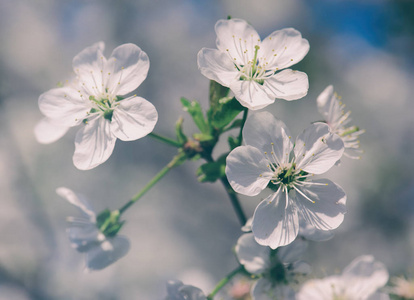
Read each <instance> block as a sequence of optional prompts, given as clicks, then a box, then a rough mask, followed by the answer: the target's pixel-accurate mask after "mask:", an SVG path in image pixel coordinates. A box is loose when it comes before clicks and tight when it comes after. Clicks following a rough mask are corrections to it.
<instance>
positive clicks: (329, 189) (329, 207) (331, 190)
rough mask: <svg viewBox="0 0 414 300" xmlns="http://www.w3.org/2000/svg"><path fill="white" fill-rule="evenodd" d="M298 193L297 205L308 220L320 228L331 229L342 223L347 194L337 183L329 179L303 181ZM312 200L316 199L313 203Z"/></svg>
mask: <svg viewBox="0 0 414 300" xmlns="http://www.w3.org/2000/svg"><path fill="white" fill-rule="evenodd" d="M303 184H304V186H302V187H298V189H299V190H300V191H301V192H302V193H303V194H305V195H306V197H304V196H303V195H302V194H301V193H299V192H297V193H296V200H297V201H296V202H295V203H296V205H297V206H298V208H299V211H300V213H301V215H302V217H303V218H304V219H305V221H306V222H308V223H310V224H311V225H312V226H314V227H316V228H317V229H320V230H331V229H335V228H337V227H338V226H339V225H341V223H342V221H343V220H344V214H345V213H346V208H345V203H346V194H345V192H344V190H343V189H342V188H341V187H340V186H339V185H337V184H336V183H334V182H332V181H330V180H328V179H318V180H314V181H312V182H310V183H307V182H306V181H304V182H303ZM308 198H309V199H310V200H311V201H314V203H312V202H311V201H310V200H309V199H308Z"/></svg>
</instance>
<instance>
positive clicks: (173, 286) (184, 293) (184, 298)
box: [165, 280, 207, 300]
mask: <svg viewBox="0 0 414 300" xmlns="http://www.w3.org/2000/svg"><path fill="white" fill-rule="evenodd" d="M165 300H207V298H206V296H204V294H203V291H202V290H200V289H199V288H197V287H195V286H192V285H185V284H183V283H182V282H181V281H179V280H170V281H168V282H167V298H165Z"/></svg>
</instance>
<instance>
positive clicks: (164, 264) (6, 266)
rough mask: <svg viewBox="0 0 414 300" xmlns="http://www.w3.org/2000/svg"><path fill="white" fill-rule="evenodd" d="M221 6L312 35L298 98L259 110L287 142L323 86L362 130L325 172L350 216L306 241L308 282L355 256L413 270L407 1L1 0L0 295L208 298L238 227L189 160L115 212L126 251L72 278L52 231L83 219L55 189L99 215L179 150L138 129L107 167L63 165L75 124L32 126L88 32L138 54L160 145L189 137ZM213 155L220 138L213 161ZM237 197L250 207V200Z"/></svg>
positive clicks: (62, 240)
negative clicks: (192, 288)
mask: <svg viewBox="0 0 414 300" xmlns="http://www.w3.org/2000/svg"><path fill="white" fill-rule="evenodd" d="M228 15H231V16H232V17H233V18H243V19H245V20H247V21H248V22H250V23H251V24H252V25H253V26H254V27H255V29H256V30H257V31H258V33H259V34H260V36H261V37H262V38H264V37H266V36H267V35H268V34H270V33H271V32H273V31H275V30H277V29H281V28H285V27H294V28H296V29H298V30H299V31H300V32H301V33H302V35H303V37H304V38H306V39H308V40H309V42H310V46H311V48H310V52H309V54H308V55H307V56H306V57H305V58H304V60H303V61H302V62H300V63H299V64H298V65H296V66H294V68H295V69H297V70H300V71H304V72H306V73H307V74H308V76H309V81H310V89H309V93H308V95H307V96H306V97H305V98H303V99H301V100H298V101H293V102H287V101H283V100H280V101H276V102H275V104H274V105H271V106H268V107H267V108H266V110H268V111H270V112H272V113H274V114H275V115H276V116H277V117H279V118H280V119H282V120H283V121H284V122H285V123H286V124H287V126H288V127H289V128H290V129H291V131H292V134H293V135H294V136H295V135H297V134H299V133H300V132H301V131H302V130H303V129H304V128H306V127H307V126H308V125H309V123H310V122H313V121H316V120H320V119H321V116H319V114H318V112H317V108H316V102H315V101H316V97H317V96H318V95H319V93H321V92H322V91H323V90H324V89H325V87H326V86H328V85H330V84H333V85H334V87H335V90H336V91H337V92H338V94H339V95H341V96H342V100H343V102H344V103H345V104H346V105H347V108H348V109H350V110H352V119H353V124H355V125H359V126H360V128H364V129H365V130H366V133H365V134H364V135H362V137H361V147H362V149H364V151H365V153H364V155H363V157H362V159H361V160H351V159H347V158H344V159H343V161H342V164H341V165H340V166H339V167H335V168H333V169H332V170H330V171H329V173H328V174H326V176H324V177H327V178H330V179H331V180H333V181H335V182H336V183H338V184H339V185H341V186H342V187H343V188H344V190H345V191H346V192H347V195H348V203H347V207H348V213H347V215H346V217H345V221H344V223H343V225H342V226H341V227H340V228H339V229H338V230H336V233H335V237H334V238H333V239H332V240H330V241H327V242H320V243H316V242H314V243H311V244H310V246H309V248H308V251H307V253H306V255H305V257H304V259H305V260H306V261H308V262H309V263H310V264H311V265H312V267H313V271H314V275H313V276H324V275H327V274H333V273H335V272H338V270H341V269H343V268H344V267H345V266H346V265H347V264H348V263H349V262H350V261H351V260H353V259H354V258H355V257H357V256H359V255H362V254H372V255H374V256H375V257H376V258H377V259H378V260H380V261H382V262H384V263H385V264H386V266H387V268H388V270H389V272H390V274H391V275H393V276H394V275H408V276H412V275H414V177H413V176H412V174H413V168H414V159H413V153H414V101H413V86H414V81H413V79H414V75H413V72H412V70H413V67H414V56H413V55H412V54H413V53H414V37H413V35H414V2H413V1H409V0H407V1H403V0H400V1H387V0H382V1H381V0H371V1H367V0H366V1H351V0H349V1H341V0H312V1H305V0H256V1H250V0H237V1H236V0H224V1H219V0H215V1H214V0H212V1H196V0H193V1H191V0H186V1H184V0H183V1H178V0H140V1H132V0H118V1H109V0H99V1H97V0H96V1H95V0H83V1H81V0H77V1H72V0H66V1H52V0H0V76H1V77H0V78H1V79H0V178H1V179H0V195H1V197H0V299H1V300H3V299H17V300H20V299H22V300H26V299H143V300H145V299H163V298H164V297H165V295H166V290H165V283H166V281H167V280H169V279H181V280H183V281H184V282H185V283H188V284H194V285H197V286H199V287H200V288H202V289H203V290H204V291H205V293H209V292H211V290H212V288H213V287H214V286H215V284H216V283H217V282H218V280H220V279H221V278H222V277H223V276H225V275H226V274H227V273H228V272H229V271H231V270H232V269H234V268H235V267H236V266H237V262H236V259H235V258H234V254H233V252H232V247H233V246H234V245H235V243H236V241H237V239H238V238H239V236H240V234H241V231H240V226H239V224H238V220H237V218H236V215H235V213H234V212H233V210H232V207H231V205H230V202H229V200H228V199H227V195H226V193H225V192H224V189H223V187H222V186H221V185H220V184H219V183H216V184H210V183H207V184H201V183H199V182H198V181H197V179H196V177H195V171H196V169H197V167H198V166H199V165H200V164H201V161H200V162H187V163H185V164H184V165H182V166H180V167H179V168H177V169H174V170H172V171H171V172H170V174H168V175H167V176H166V177H165V178H164V179H163V180H162V181H161V182H160V183H159V184H158V185H157V186H156V187H155V188H153V189H152V190H151V191H150V192H149V193H148V194H146V195H145V196H144V197H143V198H142V199H141V200H140V201H139V202H138V203H137V204H135V205H134V206H133V207H132V208H131V209H130V210H129V211H128V212H127V213H126V214H125V215H124V219H126V220H127V223H126V225H125V226H124V228H123V229H122V231H121V233H122V234H123V235H126V236H128V237H129V239H130V241H131V249H130V252H129V254H128V255H127V256H125V257H124V258H122V259H121V260H119V261H118V262H116V263H115V264H113V265H111V266H110V267H108V268H106V269H104V270H102V271H98V272H92V273H85V272H84V271H83V270H84V257H83V255H81V254H79V253H77V252H76V251H75V250H74V249H72V248H71V247H70V244H69V241H68V239H67V237H66V234H65V226H66V223H65V218H66V216H79V215H80V212H79V211H78V210H77V209H76V208H75V207H73V206H72V205H70V204H69V203H67V202H66V201H65V200H63V199H62V198H60V197H59V196H58V195H57V194H56V193H55V189H56V188H57V187H60V186H65V187H68V188H71V189H73V190H74V191H76V192H79V193H82V194H84V195H86V196H87V197H88V198H89V199H90V201H91V204H92V205H93V207H94V208H95V209H96V210H97V211H101V210H103V209H105V208H110V209H116V208H119V207H120V206H121V205H123V204H124V203H125V202H126V201H127V200H128V199H129V198H130V197H131V196H132V195H134V194H135V193H137V192H138V191H139V190H140V189H141V188H142V187H143V186H144V185H145V184H146V183H147V182H148V181H149V180H150V179H151V178H152V176H154V175H155V174H156V173H157V172H158V171H159V170H160V169H161V168H162V167H163V166H164V165H165V164H166V163H168V162H169V161H170V159H171V158H172V156H173V155H174V154H175V152H176V150H175V149H174V148H173V147H170V146H168V145H164V144H162V143H159V142H158V141H155V140H152V139H150V138H144V139H140V140H137V141H134V142H121V141H119V140H118V142H117V145H116V147H115V150H114V153H113V154H112V156H111V157H110V159H109V160H108V161H107V162H106V163H104V164H102V165H100V166H99V167H97V168H95V169H93V170H90V171H80V170H77V169H76V168H75V167H74V166H73V163H72V155H73V152H74V135H75V133H76V129H72V130H71V131H70V132H69V133H68V134H67V135H66V136H64V137H63V138H62V139H61V140H59V141H57V142H55V143H53V144H50V145H42V144H39V143H37V142H36V140H35V138H34V135H33V128H34V126H35V125H36V123H37V122H38V121H39V120H40V119H41V118H42V115H41V113H40V111H39V109H38V105H37V99H38V97H39V95H40V94H41V93H43V92H45V91H47V90H49V89H51V88H54V87H56V85H57V83H58V82H59V81H64V80H66V79H69V78H71V76H72V75H73V72H72V68H71V62H72V58H73V57H74V56H75V55H76V54H77V53H79V52H80V51H81V50H82V49H84V48H85V47H87V46H89V45H92V44H93V43H95V42H97V41H101V40H102V41H104V42H105V43H106V51H105V54H106V56H107V57H108V56H109V55H110V53H111V52H112V50H113V49H114V48H115V47H116V46H118V45H120V44H123V43H130V42H131V43H135V44H137V45H138V46H139V47H141V48H142V49H143V50H144V51H145V52H146V53H147V54H148V55H149V58H150V62H151V66H150V70H149V74H148V77H147V79H146V80H145V81H144V82H143V84H142V85H141V86H140V87H139V88H138V90H137V94H138V95H139V96H142V97H144V98H146V99H148V100H149V101H151V102H152V103H153V104H154V105H155V106H156V108H157V110H158V113H159V121H158V124H157V125H156V127H155V130H154V132H156V133H159V134H162V135H165V136H169V137H171V138H173V137H174V131H173V130H172V126H173V124H174V123H175V121H176V120H177V119H178V117H179V116H184V117H185V120H186V121H185V123H184V125H185V126H184V127H185V130H186V132H187V133H188V134H191V133H193V132H196V129H195V127H194V126H193V125H192V124H191V122H190V121H191V120H190V119H189V117H188V116H186V114H185V113H184V112H183V111H182V108H181V105H180V102H179V99H180V97H182V96H184V97H186V98H188V99H191V100H198V101H200V103H201V104H202V106H203V107H204V108H205V109H207V107H208V85H209V81H208V80H207V79H206V78H205V77H203V76H202V75H201V73H200V72H199V71H198V68H197V61H196V57H197V53H198V51H199V50H200V49H201V48H202V47H209V48H215V38H216V36H215V32H214V24H215V22H216V21H217V20H218V19H222V18H226V17H227V16H228ZM235 134H236V133H235ZM226 149H227V148H226V145H225V142H224V141H223V144H222V146H221V147H219V149H218V151H217V153H215V155H216V156H218V155H219V154H220V153H221V152H220V151H225V150H226ZM241 200H242V205H243V207H244V208H245V210H246V213H247V214H248V215H249V216H251V215H252V214H253V211H254V208H255V207H256V205H257V204H258V203H259V201H260V200H261V198H260V196H259V197H255V198H248V197H241Z"/></svg>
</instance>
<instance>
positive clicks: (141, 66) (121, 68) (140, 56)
mask: <svg viewBox="0 0 414 300" xmlns="http://www.w3.org/2000/svg"><path fill="white" fill-rule="evenodd" d="M149 66H150V62H149V58H148V55H147V54H146V53H145V52H144V51H142V50H141V48H139V47H138V46H137V45H134V44H123V45H121V46H119V47H117V48H115V49H114V51H113V52H112V54H111V57H110V58H109V59H108V64H107V66H106V68H105V72H104V76H105V77H104V83H106V87H107V88H108V91H110V92H111V93H112V94H114V95H125V94H127V93H130V92H132V91H133V90H135V89H136V88H137V87H138V86H139V85H140V84H141V83H142V82H143V81H144V79H145V78H147V74H148V70H149Z"/></svg>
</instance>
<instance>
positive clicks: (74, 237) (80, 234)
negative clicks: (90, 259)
mask: <svg viewBox="0 0 414 300" xmlns="http://www.w3.org/2000/svg"><path fill="white" fill-rule="evenodd" d="M69 223H70V226H69V227H68V229H67V230H66V233H67V235H68V238H69V240H70V244H71V246H72V248H75V249H76V250H77V251H79V252H87V251H89V250H91V249H92V248H93V247H96V246H99V244H100V243H101V241H102V240H103V239H105V237H103V234H102V233H101V232H100V231H99V230H98V228H97V227H96V224H95V223H92V222H90V223H86V222H84V223H80V222H69ZM102 237H103V238H102Z"/></svg>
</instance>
